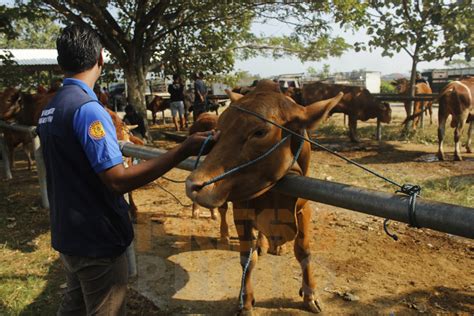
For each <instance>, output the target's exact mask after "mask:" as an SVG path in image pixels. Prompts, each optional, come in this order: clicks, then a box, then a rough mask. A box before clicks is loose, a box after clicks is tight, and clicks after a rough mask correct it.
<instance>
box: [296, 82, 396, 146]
mask: <svg viewBox="0 0 474 316" xmlns="http://www.w3.org/2000/svg"><path fill="white" fill-rule="evenodd" d="M339 92H343V93H344V96H343V97H342V99H341V101H340V102H339V103H338V104H337V105H336V106H335V107H334V108H333V109H332V110H331V114H333V113H344V114H346V115H348V116H349V137H350V139H351V141H353V142H359V137H358V136H357V121H358V120H360V121H367V120H368V119H371V118H377V119H378V120H380V122H382V123H390V120H391V118H392V109H391V108H390V105H389V104H388V103H386V102H380V101H379V100H377V99H376V98H374V96H372V94H370V92H369V90H367V89H365V88H362V87H356V86H346V85H340V84H327V83H322V82H314V83H309V84H305V85H304V86H303V91H302V95H301V98H302V101H303V105H307V104H311V103H314V102H317V101H321V100H326V99H330V98H333V97H335V96H336V95H337V94H338V93H339Z"/></svg>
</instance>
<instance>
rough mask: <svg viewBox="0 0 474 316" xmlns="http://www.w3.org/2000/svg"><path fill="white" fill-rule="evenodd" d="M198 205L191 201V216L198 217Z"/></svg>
mask: <svg viewBox="0 0 474 316" xmlns="http://www.w3.org/2000/svg"><path fill="white" fill-rule="evenodd" d="M199 211H200V210H199V205H198V204H197V203H196V202H193V211H192V217H193V218H198V217H199Z"/></svg>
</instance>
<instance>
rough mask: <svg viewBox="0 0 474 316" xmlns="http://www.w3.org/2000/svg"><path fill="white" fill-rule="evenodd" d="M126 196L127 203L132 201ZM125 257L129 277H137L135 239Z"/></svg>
mask: <svg viewBox="0 0 474 316" xmlns="http://www.w3.org/2000/svg"><path fill="white" fill-rule="evenodd" d="M126 167H127V166H126ZM124 198H125V201H127V203H129V202H130V200H129V196H128V194H125V195H124ZM125 257H127V262H128V277H129V278H133V277H136V276H137V274H138V270H137V256H136V255H135V245H134V243H133V241H132V243H131V244H130V245H128V247H127V249H126V250H125Z"/></svg>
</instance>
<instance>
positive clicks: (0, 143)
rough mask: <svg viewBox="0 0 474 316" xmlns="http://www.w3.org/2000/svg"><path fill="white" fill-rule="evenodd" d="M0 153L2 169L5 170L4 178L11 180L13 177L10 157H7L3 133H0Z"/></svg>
mask: <svg viewBox="0 0 474 316" xmlns="http://www.w3.org/2000/svg"><path fill="white" fill-rule="evenodd" d="M0 153H1V154H2V160H3V169H4V170H5V179H7V180H11V179H12V178H13V177H12V171H11V170H10V159H9V157H8V156H9V155H8V148H7V146H6V144H5V138H4V136H3V133H2V134H0Z"/></svg>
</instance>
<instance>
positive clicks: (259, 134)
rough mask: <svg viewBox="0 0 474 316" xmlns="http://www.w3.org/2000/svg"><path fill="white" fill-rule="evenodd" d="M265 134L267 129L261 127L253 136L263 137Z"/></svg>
mask: <svg viewBox="0 0 474 316" xmlns="http://www.w3.org/2000/svg"><path fill="white" fill-rule="evenodd" d="M265 135H267V130H266V129H259V130H257V131H256V132H255V133H253V137H257V138H261V137H263V136H265Z"/></svg>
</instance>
